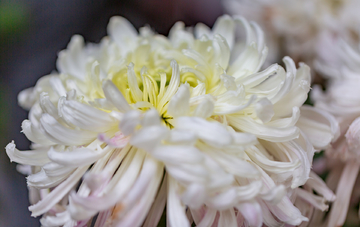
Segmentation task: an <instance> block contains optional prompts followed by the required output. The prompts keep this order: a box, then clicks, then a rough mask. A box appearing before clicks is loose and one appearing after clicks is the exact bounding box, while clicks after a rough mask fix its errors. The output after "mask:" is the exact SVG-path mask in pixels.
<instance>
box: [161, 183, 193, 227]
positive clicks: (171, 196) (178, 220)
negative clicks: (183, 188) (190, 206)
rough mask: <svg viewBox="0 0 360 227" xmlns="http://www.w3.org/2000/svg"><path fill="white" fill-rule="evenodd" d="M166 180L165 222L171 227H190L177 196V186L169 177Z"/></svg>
mask: <svg viewBox="0 0 360 227" xmlns="http://www.w3.org/2000/svg"><path fill="white" fill-rule="evenodd" d="M168 180H169V184H168V199H167V206H166V215H167V217H168V219H167V222H168V224H169V225H170V226H171V227H187V226H188V227H190V223H189V220H188V219H187V217H186V215H185V206H184V205H183V204H182V203H181V201H180V198H179V195H178V194H177V188H178V184H177V182H176V181H175V179H174V178H172V177H171V176H169V179H168Z"/></svg>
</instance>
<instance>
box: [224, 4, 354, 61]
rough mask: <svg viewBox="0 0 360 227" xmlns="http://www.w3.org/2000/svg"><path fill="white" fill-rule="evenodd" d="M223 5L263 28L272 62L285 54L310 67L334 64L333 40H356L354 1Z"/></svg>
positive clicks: (229, 11) (228, 10)
mask: <svg viewBox="0 0 360 227" xmlns="http://www.w3.org/2000/svg"><path fill="white" fill-rule="evenodd" d="M224 6H225V9H226V10H227V12H228V13H230V14H241V15H244V16H246V17H247V18H251V19H252V20H254V21H256V22H257V23H259V24H260V25H261V26H262V27H264V28H265V30H266V34H267V35H268V37H267V38H268V39H267V41H268V43H269V49H270V56H269V57H270V59H272V60H273V61H274V60H277V59H279V58H280V57H281V56H282V55H283V54H284V53H285V54H286V55H289V56H291V57H293V58H295V59H296V60H301V61H305V62H306V63H307V64H310V65H312V61H313V60H314V59H315V58H322V59H323V60H326V61H331V62H332V63H333V64H336V63H337V58H336V57H335V56H336V54H334V53H333V54H332V53H331V50H332V47H333V46H334V42H335V39H336V38H337V37H343V38H346V39H347V40H356V41H357V40H358V39H359V35H358V30H359V29H358V24H359V23H360V15H359V13H358V9H359V8H360V2H359V1H358V0H302V1H297V0H226V1H224ZM270 63H271V62H270Z"/></svg>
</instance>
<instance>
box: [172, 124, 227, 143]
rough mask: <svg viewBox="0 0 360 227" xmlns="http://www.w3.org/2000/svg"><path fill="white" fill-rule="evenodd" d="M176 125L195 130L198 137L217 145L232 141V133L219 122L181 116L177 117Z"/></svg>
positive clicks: (179, 127) (178, 127) (180, 127)
mask: <svg viewBox="0 0 360 227" xmlns="http://www.w3.org/2000/svg"><path fill="white" fill-rule="evenodd" d="M175 127H176V128H177V129H183V130H188V131H190V132H193V133H195V135H196V136H197V137H198V138H200V139H201V140H203V141H204V142H206V143H208V144H210V145H212V146H215V147H222V146H226V145H229V144H231V143H232V136H231V134H230V133H229V132H228V131H227V130H226V128H225V127H224V126H222V125H221V124H220V123H218V122H209V121H207V120H205V119H202V118H198V117H180V118H178V119H176V126H175Z"/></svg>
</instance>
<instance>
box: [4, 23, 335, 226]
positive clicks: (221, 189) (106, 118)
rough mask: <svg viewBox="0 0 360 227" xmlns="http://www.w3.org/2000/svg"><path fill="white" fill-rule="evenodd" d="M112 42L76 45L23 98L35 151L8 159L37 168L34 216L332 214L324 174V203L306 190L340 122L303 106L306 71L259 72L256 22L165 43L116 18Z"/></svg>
mask: <svg viewBox="0 0 360 227" xmlns="http://www.w3.org/2000/svg"><path fill="white" fill-rule="evenodd" d="M242 27H243V28H245V31H246V34H247V39H246V41H244V42H243V41H242V40H237V37H236V36H235V32H236V31H237V30H238V29H241V28H242ZM192 31H193V32H194V33H193V32H192ZM108 33H109V37H105V38H104V39H103V40H102V41H101V43H100V44H98V45H96V44H88V45H84V41H83V39H82V38H81V37H80V36H74V37H73V38H72V39H71V41H70V43H69V45H68V48H67V49H66V50H63V51H61V52H60V53H59V58H58V60H57V69H58V72H54V73H52V74H51V75H48V76H44V77H42V78H41V79H40V80H39V81H38V82H37V84H36V86H35V87H34V88H29V89H26V90H24V91H23V92H21V93H20V95H19V102H20V105H21V106H23V107H25V108H28V109H30V113H29V120H25V121H24V122H23V124H22V129H23V132H24V134H25V135H26V136H27V137H28V138H29V139H30V140H31V141H32V142H33V144H32V150H30V151H19V150H17V149H16V148H15V144H14V143H13V142H12V143H10V144H8V145H7V147H6V151H7V154H8V156H9V157H10V159H11V160H12V161H16V162H18V163H21V164H25V165H30V166H32V168H31V174H30V175H29V176H28V178H27V181H28V186H29V189H30V199H31V202H32V203H34V205H32V206H30V207H29V209H30V211H31V212H32V215H33V216H39V215H43V217H42V218H41V223H42V225H43V226H84V225H86V224H87V223H91V222H92V221H93V222H95V226H150V227H153V226H156V225H157V223H158V222H159V219H160V217H161V215H162V213H163V211H164V209H165V207H166V216H167V222H168V224H169V225H170V226H173V227H176V226H179V227H185V226H190V225H191V223H193V222H194V223H195V224H196V225H197V226H206V227H207V226H262V224H266V225H268V226H279V225H281V224H282V223H287V224H291V225H298V224H300V223H301V222H302V221H307V220H308V219H307V218H306V217H305V216H303V215H302V214H301V212H300V211H299V209H298V208H297V207H295V206H294V205H293V202H292V201H294V200H295V199H296V197H297V198H298V199H300V200H301V198H303V199H304V201H307V203H308V204H312V205H313V206H315V207H318V208H319V207H320V208H321V209H323V208H324V206H325V207H326V205H325V204H323V202H324V201H323V200H320V199H318V198H321V197H320V195H324V197H327V196H326V193H324V190H323V187H322V185H321V182H320V181H318V179H317V178H316V179H315V180H314V182H315V183H314V184H311V188H312V189H314V190H315V191H317V192H318V195H313V194H312V190H311V191H307V190H305V189H298V187H299V186H301V185H303V184H305V182H306V181H307V180H308V179H309V174H310V168H311V164H312V157H313V154H314V151H315V149H320V148H324V147H326V146H327V145H328V144H329V143H330V141H331V140H332V138H333V137H334V133H335V132H336V124H334V119H332V118H331V117H329V116H327V115H326V114H323V113H322V112H321V111H319V110H317V109H315V108H313V107H309V106H302V105H303V103H304V101H305V100H306V98H307V93H308V92H309V89H310V74H309V68H308V67H307V66H306V65H305V64H301V65H300V67H299V68H298V69H297V68H296V66H295V64H294V62H293V61H292V60H291V59H290V58H289V57H285V58H284V63H285V65H286V70H285V69H284V68H283V67H281V66H279V65H277V64H274V65H271V66H270V67H268V68H267V69H265V70H264V71H259V69H260V67H261V66H262V64H263V62H264V60H265V57H266V54H267V48H266V46H265V44H264V36H263V32H262V30H261V29H260V28H259V27H258V25H256V24H255V23H248V22H247V21H246V20H245V19H243V18H241V17H234V18H231V17H229V16H223V17H221V18H219V19H218V20H217V22H216V23H215V25H214V28H213V29H212V30H211V29H209V28H208V27H207V26H205V25H203V24H198V25H197V26H195V28H193V29H191V28H189V29H188V28H185V27H184V25H183V23H180V22H179V23H176V24H175V25H174V27H173V28H172V29H171V31H170V35H169V37H168V38H167V37H164V36H162V35H157V34H154V33H153V32H152V31H151V30H150V29H149V28H147V27H144V28H141V29H140V33H139V34H138V33H137V31H136V30H135V29H134V28H133V27H132V25H131V24H130V23H129V22H128V21H127V20H125V19H124V18H121V17H113V18H112V19H111V20H110V23H109V26H108ZM240 44H242V47H243V48H242V49H239V48H234V47H235V46H237V47H239V46H240ZM319 182H320V183H319ZM319 185H320V186H319ZM97 214H98V215H97ZM96 215H97V218H96V221H95V220H94V217H95V216H96Z"/></svg>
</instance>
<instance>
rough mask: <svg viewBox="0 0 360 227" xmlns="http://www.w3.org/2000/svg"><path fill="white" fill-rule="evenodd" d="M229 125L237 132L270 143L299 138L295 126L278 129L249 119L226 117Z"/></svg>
mask: <svg viewBox="0 0 360 227" xmlns="http://www.w3.org/2000/svg"><path fill="white" fill-rule="evenodd" d="M227 119H228V121H229V124H230V125H231V126H233V127H234V128H236V129H237V130H240V131H243V132H248V133H251V134H254V135H256V136H257V137H258V138H261V139H264V140H268V141H271V142H283V141H289V140H292V139H295V138H297V137H298V136H299V129H298V128H297V127H295V126H293V127H286V128H278V127H271V126H267V125H263V124H259V123H257V122H255V121H254V120H253V119H251V118H249V117H236V116H232V115H229V116H227Z"/></svg>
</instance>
